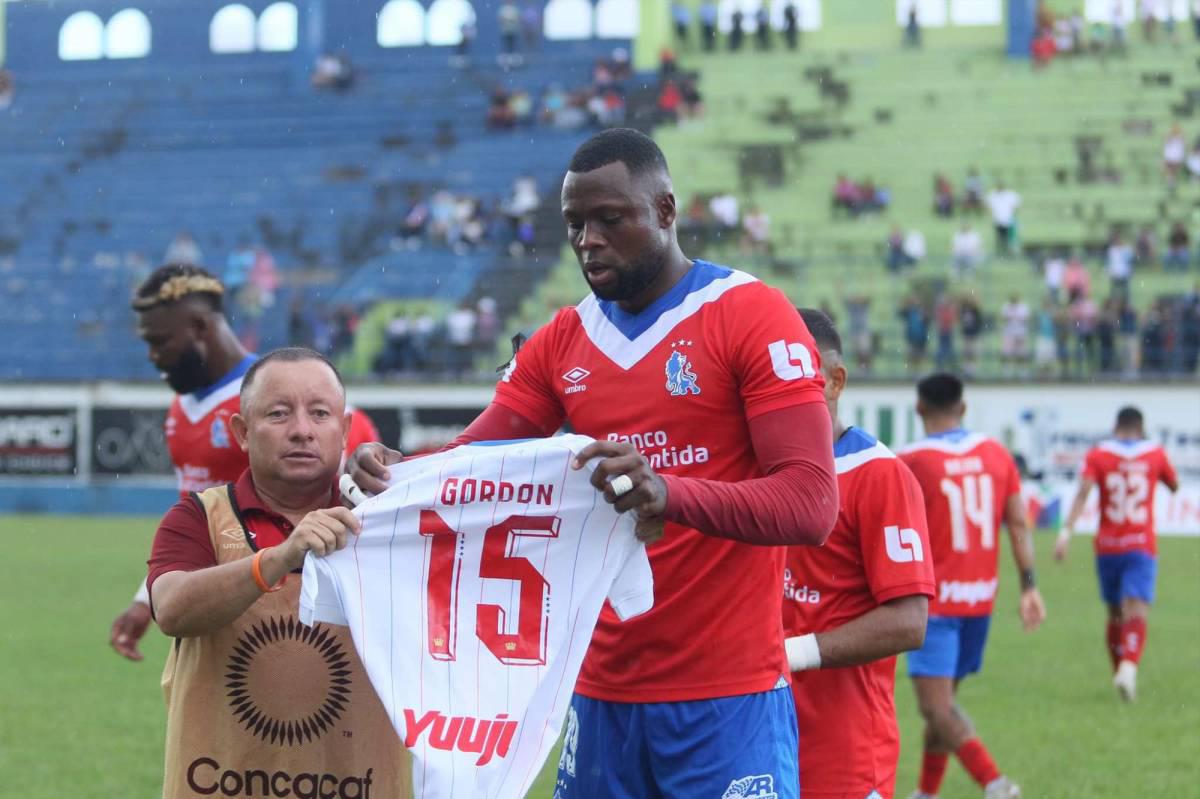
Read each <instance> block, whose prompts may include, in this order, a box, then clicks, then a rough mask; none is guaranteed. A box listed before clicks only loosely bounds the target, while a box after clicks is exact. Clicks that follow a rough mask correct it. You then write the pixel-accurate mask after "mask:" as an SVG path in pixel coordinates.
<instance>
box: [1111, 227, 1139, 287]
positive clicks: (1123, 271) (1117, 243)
mask: <svg viewBox="0 0 1200 799" xmlns="http://www.w3.org/2000/svg"><path fill="white" fill-rule="evenodd" d="M1105 262H1106V263H1107V265H1108V277H1109V280H1111V281H1112V290H1113V291H1114V292H1116V293H1119V294H1123V295H1125V296H1129V280H1130V278H1132V277H1133V248H1132V247H1130V246H1129V245H1128V244H1126V243H1125V240H1124V238H1122V236H1121V233H1120V231H1113V234H1112V236H1111V237H1110V238H1109V240H1108V249H1107V250H1106V251H1105Z"/></svg>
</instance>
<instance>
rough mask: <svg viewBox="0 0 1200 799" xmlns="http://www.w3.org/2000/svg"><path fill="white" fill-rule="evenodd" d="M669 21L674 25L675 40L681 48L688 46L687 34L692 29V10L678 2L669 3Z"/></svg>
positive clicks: (676, 0)
mask: <svg viewBox="0 0 1200 799" xmlns="http://www.w3.org/2000/svg"><path fill="white" fill-rule="evenodd" d="M671 21H672V22H673V23H674V24H675V39H676V40H677V41H678V42H679V44H680V45H681V46H683V47H687V46H688V45H689V43H690V42H689V40H688V32H689V30H690V29H691V27H692V9H691V7H690V6H689V5H688V4H687V3H681V2H680V0H672V2H671Z"/></svg>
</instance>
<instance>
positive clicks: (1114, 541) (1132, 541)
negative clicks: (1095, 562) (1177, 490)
mask: <svg viewBox="0 0 1200 799" xmlns="http://www.w3.org/2000/svg"><path fill="white" fill-rule="evenodd" d="M1083 479H1085V480H1091V481H1092V482H1093V483H1095V484H1096V485H1098V486H1100V528H1099V530H1098V531H1097V533H1096V542H1095V546H1096V554H1098V555H1118V554H1121V553H1122V552H1135V551H1136V552H1145V553H1147V554H1150V555H1154V554H1156V553H1157V552H1158V541H1157V538H1156V536H1155V534H1154V492H1155V490H1156V489H1157V488H1158V484H1159V483H1160V482H1161V483H1165V484H1167V485H1168V486H1171V487H1174V486H1175V485H1176V484H1177V482H1178V480H1179V478H1178V477H1177V476H1176V474H1175V467H1173V466H1172V465H1171V462H1170V461H1169V460H1167V453H1166V452H1164V451H1163V448H1162V447H1160V446H1159V445H1158V444H1155V443H1152V442H1150V441H1142V440H1128V439H1119V438H1114V439H1111V440H1109V441H1102V442H1100V443H1099V444H1097V445H1096V446H1094V447H1092V449H1091V450H1089V451H1088V454H1087V457H1086V458H1085V459H1084V462H1083Z"/></svg>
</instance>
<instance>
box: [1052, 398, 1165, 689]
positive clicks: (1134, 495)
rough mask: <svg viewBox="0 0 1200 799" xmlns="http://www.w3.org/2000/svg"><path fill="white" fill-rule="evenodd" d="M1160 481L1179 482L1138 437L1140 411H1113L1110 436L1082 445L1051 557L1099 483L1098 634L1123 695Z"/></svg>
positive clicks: (1141, 613) (1140, 638)
mask: <svg viewBox="0 0 1200 799" xmlns="http://www.w3.org/2000/svg"><path fill="white" fill-rule="evenodd" d="M1159 483H1162V484H1163V485H1165V486H1166V487H1167V488H1168V489H1170V490H1171V491H1176V490H1178V488H1179V478H1178V476H1176V474H1175V468H1174V467H1173V466H1172V465H1171V462H1170V461H1169V460H1167V453H1166V452H1164V451H1163V448H1162V447H1160V446H1159V445H1158V444H1155V443H1154V442H1152V441H1147V440H1146V432H1145V426H1144V422H1143V420H1142V412H1141V411H1139V410H1138V409H1137V408H1133V407H1126V408H1122V409H1121V410H1120V411H1118V412H1117V426H1116V429H1115V430H1113V436H1112V438H1110V439H1108V440H1106V441H1101V442H1100V443H1099V444H1097V445H1096V446H1094V447H1092V448H1091V450H1089V451H1088V454H1087V457H1086V458H1085V459H1084V462H1083V475H1082V480H1081V481H1080V484H1079V493H1077V494H1076V495H1075V502H1074V504H1072V506H1071V511H1070V513H1068V514H1067V520H1066V523H1065V524H1063V528H1062V531H1061V532H1060V533H1059V535H1058V541H1057V542H1056V544H1055V547H1054V557H1055V558H1056V559H1058V560H1060V561H1061V560H1062V559H1064V558H1065V557H1066V556H1067V547H1068V546H1069V544H1070V542H1071V535H1072V533H1073V532H1074V530H1075V525H1076V523H1077V522H1078V521H1079V517H1080V515H1081V514H1082V513H1083V508H1084V505H1086V504H1087V498H1088V495H1089V494H1091V493H1092V489H1093V488H1095V487H1096V486H1100V528H1099V530H1098V531H1097V533H1096V539H1095V548H1096V573H1097V575H1098V576H1099V578H1100V596H1101V598H1103V600H1104V603H1105V604H1106V605H1107V606H1108V626H1107V630H1106V636H1105V638H1106V640H1107V643H1108V654H1109V657H1110V658H1111V659H1112V667H1113V672H1114V673H1113V686H1114V687H1115V688H1116V689H1117V692H1118V693H1119V694H1120V695H1121V698H1122V699H1124V700H1125V701H1127V702H1129V701H1133V699H1134V698H1135V697H1136V696H1137V672H1138V663H1139V662H1140V661H1141V658H1142V651H1143V650H1144V649H1145V646H1146V617H1147V615H1148V614H1149V612H1150V605H1151V604H1153V603H1154V588H1155V578H1156V576H1157V574H1158V558H1157V554H1158V547H1157V541H1156V539H1155V532H1154V492H1155V490H1156V489H1157V488H1158V484H1159Z"/></svg>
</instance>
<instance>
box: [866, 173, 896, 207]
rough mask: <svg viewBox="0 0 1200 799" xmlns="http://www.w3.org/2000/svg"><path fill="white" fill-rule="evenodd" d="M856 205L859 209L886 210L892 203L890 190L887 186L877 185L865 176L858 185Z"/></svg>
mask: <svg viewBox="0 0 1200 799" xmlns="http://www.w3.org/2000/svg"><path fill="white" fill-rule="evenodd" d="M858 196H859V200H858V207H859V209H860V210H861V211H874V212H876V213H880V212H883V211H886V210H887V209H888V206H889V205H891V203H892V192H891V190H890V189H888V187H887V186H877V185H875V181H874V180H873V179H872V178H867V179H866V180H864V181H863V182H862V183H860V184H859V186H858Z"/></svg>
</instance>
